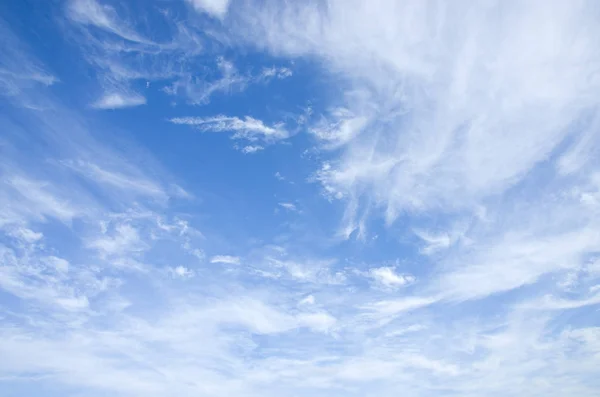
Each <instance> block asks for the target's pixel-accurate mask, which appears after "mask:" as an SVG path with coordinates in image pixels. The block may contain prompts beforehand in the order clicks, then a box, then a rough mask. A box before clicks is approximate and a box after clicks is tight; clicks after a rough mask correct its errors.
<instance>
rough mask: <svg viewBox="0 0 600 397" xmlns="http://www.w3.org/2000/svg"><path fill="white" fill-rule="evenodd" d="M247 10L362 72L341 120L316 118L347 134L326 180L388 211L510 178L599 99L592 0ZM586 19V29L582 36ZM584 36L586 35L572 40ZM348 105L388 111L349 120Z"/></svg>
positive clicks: (276, 38) (489, 187)
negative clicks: (540, 4) (541, 8)
mask: <svg viewBox="0 0 600 397" xmlns="http://www.w3.org/2000/svg"><path fill="white" fill-rule="evenodd" d="M246 12H247V14H244V15H247V19H245V20H246V21H247V22H248V23H249V24H250V23H251V24H252V26H250V25H248V26H247V28H248V29H247V30H244V31H245V32H252V33H254V34H253V35H252V34H250V35H249V36H247V40H253V41H254V42H255V43H259V45H264V46H266V47H267V48H269V49H270V50H271V51H272V52H273V53H275V54H286V55H290V56H302V55H306V56H317V57H321V59H322V60H323V61H324V62H326V64H327V66H328V68H329V70H330V71H331V72H333V73H339V74H341V75H343V76H344V77H347V78H348V79H350V81H351V82H352V83H356V84H354V85H352V86H349V87H347V88H348V90H347V92H348V95H347V96H346V97H343V98H342V99H341V101H342V102H343V103H342V105H343V106H344V108H345V109H347V111H345V112H344V113H343V114H341V115H338V116H337V117H333V121H331V122H329V124H330V125H331V126H333V127H328V128H316V131H318V132H320V134H321V135H323V136H324V137H329V136H332V137H334V138H336V140H338V141H339V140H340V139H341V142H345V143H346V145H345V148H344V154H343V156H341V157H340V158H339V161H337V162H335V163H333V168H332V169H331V170H330V171H329V172H327V173H325V174H323V175H322V177H321V180H322V181H323V183H324V184H325V185H326V186H328V187H329V188H331V189H334V190H336V191H339V192H341V193H343V194H345V195H350V196H368V197H369V200H368V201H369V202H371V203H373V205H376V206H380V207H383V208H384V210H385V214H386V218H387V219H388V221H392V220H394V219H396V217H397V216H398V214H399V213H401V211H403V210H418V211H425V210H428V209H437V208H447V209H448V210H453V209H461V208H465V207H466V208H469V207H470V206H472V205H473V203H474V202H477V201H479V200H481V199H482V198H484V197H488V196H490V195H493V194H497V193H499V192H503V191H505V190H507V189H509V188H510V187H511V186H513V185H514V184H515V183H516V182H517V181H519V180H521V179H522V178H523V177H524V176H525V175H527V173H528V171H529V170H531V169H532V168H533V167H534V166H535V165H536V164H539V163H540V162H541V161H543V160H545V159H546V158H547V157H548V156H549V155H550V153H551V152H552V150H554V149H555V148H557V147H558V145H559V144H560V143H561V142H563V140H564V139H565V137H567V136H569V135H570V134H572V133H573V131H572V130H571V129H570V128H568V127H569V125H571V124H572V123H574V122H576V121H577V120H578V119H579V118H580V117H582V116H583V114H584V112H585V111H586V109H589V108H592V107H595V106H596V105H597V103H598V98H597V96H596V95H594V94H593V93H594V92H596V91H597V89H598V85H600V80H598V79H594V78H592V77H591V76H593V75H594V73H595V66H594V65H595V64H596V62H597V59H598V56H599V54H598V52H597V51H596V50H595V45H594V42H595V40H594V39H592V37H596V35H597V27H596V26H595V25H594V19H593V17H591V15H595V6H594V5H593V4H592V3H589V2H582V3H578V5H577V6H574V7H566V6H565V5H563V4H560V3H558V2H556V3H552V4H551V5H549V6H548V7H547V8H545V10H544V12H539V9H538V7H537V6H536V5H534V4H529V5H527V6H524V7H521V6H520V5H519V6H517V5H514V6H513V5H509V6H506V5H501V4H496V5H490V7H484V6H478V5H477V6H473V5H472V4H469V3H461V4H452V5H449V4H436V5H432V4H425V3H423V4H418V3H398V2H395V1H392V0H390V1H381V2H378V5H377V6H373V5H372V4H370V3H369V4H367V3H364V2H361V1H351V2H350V3H349V2H347V1H335V0H334V1H330V2H328V6H327V12H326V13H325V12H323V10H322V9H321V8H320V7H318V6H317V5H316V4H314V3H303V4H289V3H277V4H271V5H270V6H269V7H267V8H266V9H261V10H260V11H259V10H256V11H255V12H253V11H252V10H251V9H247V10H246ZM275 15H277V17H274V16H275ZM365 15H369V17H365ZM242 19H243V17H242ZM486 21H494V22H493V23H491V22H490V23H488V22H486ZM348 26H352V27H353V29H349V28H348ZM550 26H554V27H556V29H554V28H552V29H551V28H550ZM582 26H585V29H587V30H586V32H588V33H589V34H586V35H581V36H577V35H576V34H575V33H574V32H575V31H579V29H582ZM530 32H534V33H530ZM575 36H576V37H577V39H576V40H575V39H574V40H575V41H576V42H577V44H576V45H574V44H573V42H571V41H570V40H569V39H566V37H575ZM523 37H527V38H528V39H527V40H523ZM590 78H591V79H592V81H593V82H592V83H591V84H590V83H589V79H590ZM549 109H552V110H551V111H550V116H548V114H549V113H548V110H549ZM347 112H349V113H350V114H351V117H352V118H357V120H362V119H361V118H366V119H370V118H371V117H372V116H373V115H377V118H378V121H377V123H375V124H373V125H372V124H364V123H358V124H357V125H356V128H350V127H346V126H344V123H347V120H348V116H347ZM336 119H337V121H336ZM338 126H341V127H338ZM317 135H319V134H317ZM517 140H518V141H519V145H518V147H515V146H514V144H513V143H514V142H515V141H517Z"/></svg>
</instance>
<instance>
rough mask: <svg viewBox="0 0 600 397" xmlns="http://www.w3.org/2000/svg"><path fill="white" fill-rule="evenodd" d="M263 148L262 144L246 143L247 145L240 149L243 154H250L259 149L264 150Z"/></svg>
mask: <svg viewBox="0 0 600 397" xmlns="http://www.w3.org/2000/svg"><path fill="white" fill-rule="evenodd" d="M264 149H265V148H264V147H262V146H258V145H248V146H244V147H243V148H242V149H241V150H240V151H241V152H242V153H244V154H252V153H256V152H260V151H261V150H264Z"/></svg>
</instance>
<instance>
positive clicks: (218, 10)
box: [187, 0, 230, 19]
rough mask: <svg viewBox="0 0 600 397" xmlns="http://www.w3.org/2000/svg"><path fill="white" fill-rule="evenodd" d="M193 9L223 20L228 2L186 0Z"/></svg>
mask: <svg viewBox="0 0 600 397" xmlns="http://www.w3.org/2000/svg"><path fill="white" fill-rule="evenodd" d="M187 1H188V3H190V4H192V6H194V8H195V9H196V10H198V11H201V12H206V13H207V14H209V15H211V16H213V17H215V18H219V19H223V18H225V15H227V9H228V8H229V3H230V0H187Z"/></svg>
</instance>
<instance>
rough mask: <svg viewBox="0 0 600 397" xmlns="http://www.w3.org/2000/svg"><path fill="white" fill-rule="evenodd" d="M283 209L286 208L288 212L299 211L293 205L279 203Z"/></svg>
mask: <svg viewBox="0 0 600 397" xmlns="http://www.w3.org/2000/svg"><path fill="white" fill-rule="evenodd" d="M278 204H279V206H280V207H281V208H285V209H286V210H288V211H298V208H297V207H296V205H295V204H293V203H278Z"/></svg>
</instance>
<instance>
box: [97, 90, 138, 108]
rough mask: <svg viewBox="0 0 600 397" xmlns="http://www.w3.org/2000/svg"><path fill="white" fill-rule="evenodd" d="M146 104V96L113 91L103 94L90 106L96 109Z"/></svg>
mask: <svg viewBox="0 0 600 397" xmlns="http://www.w3.org/2000/svg"><path fill="white" fill-rule="evenodd" d="M145 104H146V98H144V97H143V96H141V95H139V94H126V93H122V92H114V93H107V94H104V95H103V96H102V97H101V98H99V99H98V100H97V101H96V102H94V103H92V107H93V108H96V109H122V108H130V107H135V106H140V105H145Z"/></svg>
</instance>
